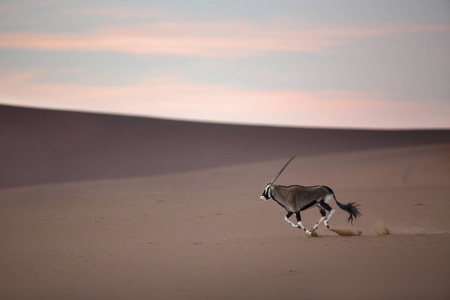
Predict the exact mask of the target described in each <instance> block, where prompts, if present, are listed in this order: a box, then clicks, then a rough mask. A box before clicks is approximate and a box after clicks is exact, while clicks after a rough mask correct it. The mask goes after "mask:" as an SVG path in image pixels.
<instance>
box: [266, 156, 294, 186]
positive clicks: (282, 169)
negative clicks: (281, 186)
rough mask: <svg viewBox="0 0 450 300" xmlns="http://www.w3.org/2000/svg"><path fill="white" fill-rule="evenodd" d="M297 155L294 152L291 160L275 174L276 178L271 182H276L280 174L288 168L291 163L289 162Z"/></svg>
mask: <svg viewBox="0 0 450 300" xmlns="http://www.w3.org/2000/svg"><path fill="white" fill-rule="evenodd" d="M296 156H297V154H294V155H293V156H292V157H291V159H290V160H288V162H287V163H286V164H285V165H284V167H283V168H281V170H280V172H278V174H277V175H275V178H274V179H273V180H272V181H271V182H270V183H274V182H275V180H277V178H278V176H280V175H281V173H283V171H284V169H286V167H287V166H288V165H289V163H290V162H291V161H292V160H293V159H294V158H295V157H296Z"/></svg>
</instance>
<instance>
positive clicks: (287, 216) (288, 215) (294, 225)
mask: <svg viewBox="0 0 450 300" xmlns="http://www.w3.org/2000/svg"><path fill="white" fill-rule="evenodd" d="M292 214H293V212H288V213H287V215H286V216H285V217H284V219H285V220H286V222H288V223H289V224H291V226H292V227H298V226H297V224H294V223H292V222H291V220H289V217H290V216H292Z"/></svg>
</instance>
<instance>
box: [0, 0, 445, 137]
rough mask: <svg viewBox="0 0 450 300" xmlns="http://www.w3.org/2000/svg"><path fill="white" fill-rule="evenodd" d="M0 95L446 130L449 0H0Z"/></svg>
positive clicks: (267, 119)
mask: <svg viewBox="0 0 450 300" xmlns="http://www.w3.org/2000/svg"><path fill="white" fill-rule="evenodd" d="M0 104H7V105H16V106H26V107H37V108H51V109H63V110H76V111H90V112H102V113H113V114H124V115H136V116H148V117H158V118H169V119H177V120H193V121H206V122H221V123H233V124H253V125H270V126H294V127H331V128H365V129H431V128H447V129H448V128H450V1H415V0H411V1H402V0H399V1H391V0H388V1H385V0H380V1H364V0H357V1H331V0H328V1H309V0H308V1H298V0H292V1H287V0H286V1H285V0H277V1H266V0H257V1H256V0H246V1H233V0H228V1H215V0H204V1H203V0H198V1H174V0H166V1H114V0H109V1H96V0H94V1H93V0H90V1H84V0H77V1H50V0H49V1H47V0H44V1H21V0H18V1H5V0H2V1H1V2H0Z"/></svg>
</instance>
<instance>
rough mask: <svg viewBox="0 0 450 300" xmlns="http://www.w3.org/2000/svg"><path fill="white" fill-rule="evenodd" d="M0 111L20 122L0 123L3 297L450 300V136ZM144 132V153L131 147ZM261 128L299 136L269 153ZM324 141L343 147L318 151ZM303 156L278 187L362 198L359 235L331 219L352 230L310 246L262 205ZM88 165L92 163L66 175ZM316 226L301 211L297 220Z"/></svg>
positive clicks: (338, 217) (280, 214)
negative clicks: (272, 185) (270, 185)
mask: <svg viewBox="0 0 450 300" xmlns="http://www.w3.org/2000/svg"><path fill="white" fill-rule="evenodd" d="M5 112H8V118H7V119H8V121H5V119H4V118H0V120H2V121H0V122H2V123H3V124H10V125H11V124H14V127H8V128H7V129H5V127H4V126H0V132H1V136H2V141H8V143H7V144H5V143H2V148H1V149H2V164H3V163H5V162H7V163H5V166H6V167H5V168H4V169H3V170H2V177H1V180H2V181H3V182H2V184H1V185H0V186H1V188H0V220H1V221H0V237H1V238H2V246H1V247H0V299H211V298H214V299H215V298H219V299H291V298H294V299H295V298H301V299H426V298H436V299H445V298H447V295H448V293H449V292H450V289H449V287H448V282H449V279H450V273H449V271H448V270H450V254H449V253H450V251H449V249H450V248H449V246H450V222H449V221H448V212H449V211H450V198H449V195H450V141H449V139H450V137H449V131H430V132H428V131H423V132H422V131H417V132H400V131H399V132H373V131H368V132H366V131H339V130H336V131H329V130H314V129H286V128H258V127H251V128H246V127H240V126H231V127H228V126H226V125H211V124H188V123H182V122H180V123H178V122H174V123H172V122H170V121H161V120H145V119H140V118H138V119H134V118H125V117H112V116H101V115H85V114H76V113H60V112H45V111H32V110H27V109H23V110H22V109H17V110H16V109H14V108H5V107H2V108H1V109H0V113H1V114H3V116H4V113H5ZM15 113H17V114H18V115H14V114H15ZM36 114H37V115H39V118H41V119H39V118H38V117H36ZM60 114H61V115H60ZM27 116H28V117H30V120H32V121H30V120H28V121H27V118H28V117H27ZM49 116H51V118H56V119H58V122H56V119H48V118H49ZM57 116H59V117H57ZM13 120H15V121H14V122H16V123H14V122H13ZM33 120H34V121H33ZM36 120H39V122H37V121H36ZM44 120H45V121H44ZM64 120H65V121H64ZM68 120H69V121H70V122H69V121H68ZM19 121H20V122H19ZM72 121H74V122H73V123H71V122H72ZM75 121H77V122H79V121H83V122H82V125H80V126H81V127H83V126H84V127H83V129H82V130H80V128H79V126H76V125H77V122H75ZM21 122H23V123H21ZM36 122H37V123H36ZM60 122H62V123H60ZM39 124H41V125H42V126H38V125H39ZM55 124H59V127H57V128H56V127H55V126H56V125H55ZM61 124H65V125H64V126H62V125H61ZM68 124H71V125H70V126H69V125H68ZM93 124H97V125H96V126H94V125H93ZM31 125H33V127H34V128H30V126H31ZM11 126H12V125H11ZM21 126H22V127H21ZM65 126H68V127H65ZM73 126H75V127H76V128H74V127H73ZM92 126H94V127H92ZM110 126H112V128H110ZM152 126H156V127H157V128H154V130H153V131H152V136H153V137H154V138H153V139H152V140H151V143H150V142H149V141H147V139H146V141H140V140H139V141H134V138H137V137H138V138H144V137H147V135H148V134H149V133H148V130H150V129H151V128H152ZM166 126H167V127H166ZM189 126H190V127H189ZM182 127H183V128H184V127H186V128H187V127H189V130H187V129H186V130H185V131H181V132H180V131H178V130H180V128H182ZM94 128H95V129H94ZM99 128H101V129H99ZM130 128H131V129H130ZM139 128H140V129H139ZM219 128H220V130H219ZM139 130H142V132H141V133H140V134H139V133H138V132H139ZM64 132H66V133H69V134H68V136H67V137H66V138H63V137H64V135H65V134H64ZM207 132H208V134H206V133H207ZM218 133H221V134H218ZM267 133H277V134H278V135H277V136H278V137H277V138H278V139H279V140H278V141H280V142H283V141H284V142H286V141H287V140H288V138H289V136H290V134H292V133H295V134H297V137H298V141H295V142H292V143H291V144H288V145H287V146H286V148H284V149H281V150H279V149H278V148H277V147H275V146H274V145H266V144H267ZM52 134H55V135H52ZM128 135H131V136H130V137H128V143H126V144H124V145H122V144H121V143H122V142H125V141H127V136H128ZM331 136H333V137H331ZM101 137H103V139H104V140H101V139H100V140H99V138H101ZM114 137H116V138H117V139H115V138H114ZM131 137H133V138H131ZM250 137H252V138H254V140H252V139H251V138H250ZM5 138H7V139H5ZM330 138H331V139H333V138H335V139H336V140H339V138H342V140H341V142H340V143H338V142H331V143H328V144H327V147H323V141H324V140H326V141H329V140H330ZM58 139H62V140H59V141H58ZM283 139H284V140H283ZM306 140H308V141H309V143H305V141H306ZM114 141H117V142H118V144H117V145H116V144H114ZM180 141H183V143H180ZM78 142H80V143H81V142H83V143H82V144H80V145H76V143H78ZM240 143H242V144H240ZM213 144H215V146H214V145H213ZM303 144H307V146H305V147H303V146H302V145H303ZM111 145H115V146H116V147H117V148H114V149H111V151H109V150H108V147H110V146H111ZM152 145H155V146H152ZM178 145H182V148H180V147H178ZM19 146H20V147H23V148H20V147H19ZM78 146H79V148H77V147H78ZM300 146H302V148H301V150H299V151H300V155H299V156H298V157H297V158H296V159H295V160H294V161H293V162H292V163H291V165H290V166H289V167H288V168H287V169H286V171H285V172H284V173H283V174H282V176H281V177H280V178H279V179H278V181H277V183H280V184H304V185H315V184H326V185H328V186H330V187H332V188H333V189H334V191H335V193H336V196H337V198H338V199H339V201H341V202H344V203H346V202H350V201H357V202H358V203H359V204H360V205H361V212H362V214H363V215H362V217H361V218H358V219H357V220H356V221H355V223H354V225H353V226H351V225H350V224H348V223H347V222H346V218H347V215H346V213H345V212H343V211H341V210H338V211H337V212H336V214H335V215H334V216H333V218H332V219H331V222H330V224H331V225H332V227H333V228H334V229H336V230H338V231H339V230H340V231H341V233H342V232H345V231H351V232H353V233H356V235H355V236H339V235H338V234H336V233H335V232H333V231H329V230H326V229H325V228H324V227H323V226H321V227H319V230H318V235H319V237H317V238H308V237H307V236H306V235H305V234H304V233H303V232H302V231H301V230H298V229H295V228H292V227H291V226H289V225H288V224H287V223H286V222H285V221H284V219H283V218H284V215H285V211H283V209H282V208H281V207H280V206H278V205H277V204H276V203H275V202H274V201H268V202H264V203H262V202H260V201H259V196H260V194H261V193H262V189H263V188H264V186H265V183H266V182H268V181H270V180H271V179H272V177H273V175H274V174H275V173H276V172H277V171H278V170H279V168H280V167H281V166H282V165H283V164H284V162H285V161H286V159H287V158H289V156H290V154H291V153H292V152H293V150H295V149H297V147H300ZM14 147H16V148H14ZM17 147H18V148H17ZM27 147H28V148H27ZM29 147H31V148H29ZM71 147H72V148H73V149H69V148H71ZM148 147H149V148H148ZM152 147H154V148H152ZM14 149H16V150H17V151H15V152H14V151H13V150H14ZM149 149H153V150H154V152H153V154H154V155H151V156H150V158H148V162H146V163H143V165H144V166H142V168H141V169H139V170H138V171H136V172H134V171H133V170H132V169H133V168H132V167H130V166H125V165H126V162H127V161H128V160H131V164H132V165H133V166H136V165H138V162H139V160H141V159H143V158H144V156H145V155H147V151H144V150H149ZM164 149H165V150H166V151H164ZM232 149H234V150H232ZM34 150H35V152H36V153H35V154H33V155H34V156H32V157H30V158H28V159H25V158H26V156H27V155H28V154H29V153H32V152H33V151H34ZM278 150H279V153H276V154H274V153H273V152H275V151H278ZM158 151H159V152H158ZM302 151H303V152H302ZM150 152H151V151H150ZM102 153H103V154H104V158H103V159H101V161H100V162H98V163H97V164H95V163H94V162H95V160H97V159H100V158H101V156H102ZM264 156H266V158H264ZM214 157H216V158H217V157H219V158H220V160H219V161H217V160H216V159H213V158H214ZM41 160H43V161H41ZM158 160H159V162H158ZM113 161H116V162H117V165H114V166H112V167H107V165H108V164H110V163H112V162H113ZM49 162H50V163H51V164H50V165H48V166H47V165H46V164H48V163H49ZM88 162H89V163H93V164H94V165H92V166H80V167H78V169H76V170H75V171H74V170H73V169H72V168H74V167H75V168H76V165H79V164H81V165H83V164H85V163H88ZM197 163H199V164H200V165H196V164H197ZM31 167H38V168H37V169H36V170H30V169H29V168H31ZM41 167H42V169H40V168H41ZM5 170H6V171H7V172H6V173H5V172H4V171H5ZM26 171H30V174H29V175H23V174H22V172H26ZM40 171H41V172H42V178H39V176H38V175H39V172H40ZM90 171H92V172H94V174H91V175H89V174H88V173H89V172H90ZM53 172H55V174H53ZM66 173H67V174H66ZM86 174H87V175H86ZM57 175H58V176H57ZM333 205H334V204H333ZM334 207H335V208H336V205H334ZM319 216H320V215H319V213H318V211H317V210H314V209H311V210H308V211H305V212H304V213H302V217H303V223H304V224H305V225H306V226H312V225H313V224H314V223H315V222H316V221H317V220H318V219H319ZM359 231H362V234H361V235H359Z"/></svg>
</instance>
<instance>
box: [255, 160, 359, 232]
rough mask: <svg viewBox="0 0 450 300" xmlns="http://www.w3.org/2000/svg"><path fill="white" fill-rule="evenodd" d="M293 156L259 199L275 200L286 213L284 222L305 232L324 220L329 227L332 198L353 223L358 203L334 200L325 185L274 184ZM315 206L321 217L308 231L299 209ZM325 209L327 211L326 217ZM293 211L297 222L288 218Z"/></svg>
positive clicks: (332, 193)
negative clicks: (343, 202) (344, 202)
mask: <svg viewBox="0 0 450 300" xmlns="http://www.w3.org/2000/svg"><path fill="white" fill-rule="evenodd" d="M294 158H295V155H294V156H292V157H291V159H289V161H288V162H287V163H286V164H285V165H284V167H283V168H281V170H280V171H279V172H278V174H277V175H276V176H275V178H274V179H273V180H272V181H271V182H270V183H268V184H267V186H266V188H265V189H264V192H263V194H262V195H261V197H260V200H261V201H266V200H268V199H270V198H272V199H273V200H275V201H276V202H277V203H278V204H280V205H281V206H283V207H284V208H285V209H286V211H287V215H286V216H285V217H284V219H285V220H286V222H288V223H289V224H291V225H292V227H298V228H301V229H303V230H304V231H305V232H306V234H308V235H312V234H313V232H314V231H315V230H316V229H317V227H319V225H320V223H322V221H324V223H325V225H326V226H327V228H328V229H330V225H329V224H328V221H329V220H330V218H331V216H332V215H333V213H334V211H335V210H334V209H333V208H332V207H331V206H330V205H329V202H330V200H331V199H332V198H334V200H335V201H336V204H337V205H338V206H339V208H340V209H343V210H345V211H346V212H348V213H349V214H350V216H349V217H348V221H349V222H351V223H352V224H353V218H355V219H356V218H357V217H358V216H360V215H361V214H360V212H359V211H358V206H359V205H358V204H356V203H355V202H351V203H348V204H342V203H340V202H338V201H337V200H336V197H335V195H334V192H333V190H332V189H330V188H329V187H327V186H324V185H317V186H301V185H290V186H283V185H274V184H273V183H274V182H275V180H277V178H278V176H280V174H281V173H282V172H283V171H284V169H285V168H286V167H287V165H288V164H289V163H290V162H291V161H292V160H293V159H294ZM314 206H317V207H318V208H319V210H320V214H321V215H322V217H321V218H320V220H319V221H318V222H317V223H316V224H315V225H314V227H313V228H312V229H311V231H312V232H311V231H309V230H308V229H306V228H305V226H303V224H302V221H301V217H300V211H302V210H306V209H308V208H311V207H314ZM326 211H328V212H329V214H328V217H327V213H326ZM294 213H295V216H296V217H297V224H294V223H292V222H291V221H290V220H289V217H290V216H292V215H293V214H294Z"/></svg>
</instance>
